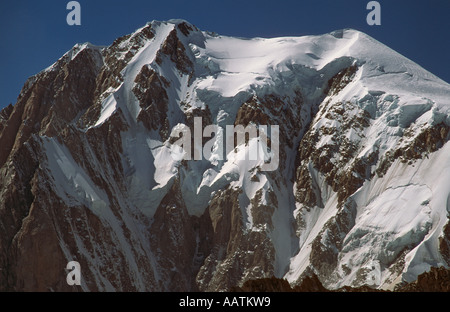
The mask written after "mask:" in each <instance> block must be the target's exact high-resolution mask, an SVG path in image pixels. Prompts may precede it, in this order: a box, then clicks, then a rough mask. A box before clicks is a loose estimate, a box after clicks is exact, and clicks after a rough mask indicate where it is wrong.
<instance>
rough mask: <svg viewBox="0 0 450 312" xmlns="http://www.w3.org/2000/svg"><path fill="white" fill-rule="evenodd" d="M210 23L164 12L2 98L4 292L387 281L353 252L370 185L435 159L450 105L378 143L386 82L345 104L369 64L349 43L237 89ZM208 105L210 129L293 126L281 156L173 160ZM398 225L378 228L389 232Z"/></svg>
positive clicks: (396, 272) (393, 263)
mask: <svg viewBox="0 0 450 312" xmlns="http://www.w3.org/2000/svg"><path fill="white" fill-rule="evenodd" d="M207 36H210V37H208V38H209V39H212V38H216V39H217V38H218V37H217V36H213V35H208V34H207V33H203V32H200V31H199V30H198V29H197V28H196V27H195V26H193V25H190V24H189V23H187V22H183V21H177V22H173V23H171V22H169V23H162V22H152V23H149V24H148V25H146V26H145V27H143V28H141V29H139V30H137V31H136V32H135V33H133V34H131V35H127V36H123V37H121V38H118V39H117V40H115V41H114V43H113V44H112V45H111V46H109V47H103V48H100V47H95V46H92V45H90V44H85V45H76V46H75V47H74V48H73V49H72V50H71V51H69V52H68V53H66V54H65V55H64V56H63V57H62V58H61V59H59V60H58V61H57V62H56V63H55V64H54V65H53V66H52V67H50V68H48V69H46V70H44V71H42V72H41V73H39V74H37V75H36V76H33V77H31V78H29V79H28V81H27V82H26V83H25V85H24V87H23V89H22V91H21V93H20V95H19V97H18V101H17V103H16V104H15V105H14V106H12V105H10V106H8V107H6V108H5V109H3V110H2V111H1V112H0V291H79V290H83V291H110V290H117V291H143V290H144V291H227V290H230V289H235V290H240V291H253V290H257V291H279V290H281V291H291V290H294V291H308V290H313V291H325V290H326V289H327V288H333V287H332V286H333V285H337V283H338V282H337V281H339V280H340V279H342V278H350V276H353V277H352V280H351V282H350V283H348V284H351V286H354V287H360V286H361V287H363V288H360V289H374V288H376V287H379V286H380V285H381V284H382V282H380V281H379V282H378V284H377V283H375V282H374V283H375V284H369V285H368V286H367V285H366V284H368V282H367V281H368V279H369V277H370V276H371V275H370V274H372V273H373V272H372V271H373V270H372V271H371V269H369V268H368V267H365V266H362V265H361V266H360V267H357V268H355V269H353V268H350V267H348V266H347V262H345V260H346V259H347V258H346V257H347V256H348V255H349V254H350V253H349V251H350V252H352V251H353V250H354V249H352V248H354V247H355V246H356V247H359V245H358V243H359V242H360V241H363V240H364V238H367V237H369V236H370V235H365V236H364V235H360V233H365V232H364V231H363V230H361V231H360V232H358V231H356V233H354V231H355V226H356V225H357V222H358V216H360V215H361V209H364V208H365V206H368V205H370V203H367V204H364V205H365V206H364V205H361V199H360V197H358V192H360V191H361V189H362V188H363V187H364V186H366V185H367V184H368V182H370V181H372V180H373V179H378V178H379V179H382V178H383V177H385V176H386V175H389V172H390V171H389V170H392V168H394V169H395V168H396V166H399V164H398V163H399V162H400V163H402V164H403V165H405V166H407V165H411V166H412V165H414V164H419V163H420V161H422V160H424V159H426V158H427V157H433V156H434V155H436V152H439V151H440V150H441V149H442V148H443V147H444V146H445V144H446V143H447V142H448V139H449V126H448V125H447V123H446V121H445V119H444V118H443V117H442V116H440V115H439V114H438V113H435V115H433V116H438V117H439V116H440V117H439V118H441V117H442V118H441V119H440V121H439V122H429V123H424V124H423V126H421V127H420V129H419V128H418V126H417V124H416V123H415V122H414V120H413V121H411V120H409V119H411V118H410V117H408V116H407V118H406V117H402V118H403V119H401V120H400V121H398V122H397V121H396V120H394V121H395V122H397V123H401V124H403V125H404V127H403V128H402V129H400V130H399V131H400V132H401V133H399V134H395V136H393V137H395V140H397V139H398V138H400V139H398V142H397V144H393V147H392V148H391V149H389V150H388V151H387V152H386V153H384V152H381V150H382V146H383V142H381V143H380V142H379V141H377V143H376V144H375V145H374V146H373V149H371V150H370V151H369V152H364V151H365V149H367V144H368V143H367V142H368V140H369V139H370V138H369V136H370V135H371V134H373V133H374V131H372V129H373V127H374V124H376V123H377V122H379V118H380V116H377V114H376V112H374V107H375V108H376V107H377V105H378V106H382V104H383V103H384V102H383V101H382V99H381V97H382V96H384V95H383V92H381V93H380V92H378V91H377V92H375V93H373V94H369V95H366V96H365V98H363V99H360V98H357V99H354V100H347V99H344V100H336V99H337V98H339V99H341V98H344V97H343V94H345V92H348V89H349V88H350V87H351V86H352V84H353V83H355V81H356V80H357V77H358V73H360V71H362V66H363V63H364V62H362V61H361V62H359V61H358V62H356V61H354V59H352V58H350V57H348V58H344V60H342V59H339V60H335V61H333V62H332V63H331V65H330V66H329V67H327V68H331V69H330V70H323V69H321V70H320V71H319V70H317V71H316V70H315V69H311V68H308V67H305V68H303V67H302V66H299V67H296V66H294V65H295V64H294V65H293V64H288V65H289V66H287V67H288V68H289V70H288V71H287V72H279V73H278V72H275V73H273V77H271V79H272V80H270V81H268V82H267V83H266V84H261V85H259V86H257V87H255V86H252V87H249V89H248V90H244V91H239V92H238V93H237V94H236V95H235V96H232V97H228V96H224V95H221V94H220V93H219V92H218V91H217V90H216V89H214V88H213V87H211V90H209V89H207V88H205V87H204V84H205V81H206V82H207V81H209V80H208V79H210V80H214V79H217V77H218V75H220V74H221V73H223V72H225V69H223V68H220V66H223V65H219V63H220V62H224V61H223V60H227V62H232V57H231V56H230V55H226V53H222V51H219V52H221V53H222V54H221V53H216V54H211V55H206V56H205V55H203V54H202V53H203V52H202V51H201V49H204V48H205V46H206V43H207V39H206V37H207ZM340 37H342V38H335V40H341V39H342V40H344V39H343V38H344V37H345V36H344V33H343V34H342V36H340ZM216 52H217V51H216ZM144 56H145V57H144ZM314 60H316V61H317V60H320V58H319V57H318V56H314ZM136 64H138V65H139V66H137V65H136ZM284 65H285V64H284ZM327 66H328V65H327ZM274 68H275V67H274ZM125 73H128V74H127V75H125ZM234 74H236V73H234V72H232V73H227V75H234ZM252 74H254V73H252ZM305 77H306V78H305ZM263 79H268V78H267V77H258V79H257V80H256V81H262V80H263ZM308 84H311V85H308ZM346 90H347V91H346ZM200 99H201V100H200ZM377 101H378V102H377ZM389 101H392V99H391V100H389ZM382 102H383V103H382ZM367 103H369V104H367ZM363 104H364V105H366V104H367V105H366V106H364V105H363ZM427 105H428V104H427ZM425 106H426V105H425ZM426 107H427V109H428V110H430V109H431V108H429V107H428V106H426ZM430 107H431V106H430ZM108 114H109V115H108ZM106 115H108V116H107V118H104V119H101V118H103V116H106ZM195 117H202V121H203V124H202V128H201V129H200V130H201V132H202V133H203V131H204V129H205V127H206V126H207V125H209V124H214V123H217V124H224V123H225V122H228V123H229V124H230V125H235V126H236V125H243V126H244V127H245V126H247V125H249V124H254V125H279V129H280V134H279V146H280V147H281V148H280V151H279V159H280V164H279V167H278V169H277V170H276V171H271V172H264V171H261V164H260V163H256V164H254V165H249V164H247V163H245V164H243V163H239V162H238V161H239V160H236V162H227V161H226V160H222V159H220V160H216V161H215V162H213V161H209V160H204V159H203V160H199V161H194V160H182V161H179V162H176V161H174V160H173V159H172V158H171V156H170V153H169V151H170V147H171V146H172V144H173V143H174V141H175V139H176V138H173V137H171V136H170V135H171V130H172V129H173V128H174V127H176V126H177V125H179V124H184V125H185V126H187V128H189V129H190V131H191V133H194V132H195V131H197V130H198V129H197V130H196V129H195V125H194V118H195ZM388 117H389V116H388ZM444 117H445V116H444ZM399 118H400V117H399ZM417 118H418V117H417ZM436 118H437V117H436ZM100 121H101V122H100ZM391 121H392V120H391ZM433 121H434V120H433ZM216 135H217V134H216ZM355 138H357V140H355ZM209 139H210V138H209V137H203V138H202V140H201V142H200V143H201V145H202V147H203V146H205V144H206V143H207V141H208V140H209ZM389 139H391V137H389ZM244 141H245V142H244V144H242V145H240V146H238V147H237V148H236V149H235V150H234V151H233V152H232V153H234V154H236V153H237V152H238V151H239V150H240V149H245V148H248V146H249V144H250V143H251V142H249V140H244ZM369 142H370V141H369ZM193 145H194V139H192V146H193ZM268 145H269V146H271V140H270V138H269V144H268ZM234 154H232V155H234ZM246 166H248V167H246ZM419 167H420V166H419ZM367 193H370V192H369V191H368V192H367ZM429 203H430V199H428V201H427V200H424V201H423V203H422V204H421V205H422V206H423V207H424V209H426V208H427V207H428V206H430V205H429ZM431 203H433V202H432V199H431ZM330 207H331V208H330ZM444 208H445V207H444ZM327 209H328V210H327ZM324 210H327V214H325V215H326V216H328V217H327V218H326V219H325V220H322V219H321V216H323V215H322V212H323V211H324ZM447 210H448V203H447ZM427 213H428V212H427ZM323 218H325V217H323ZM319 221H320V222H322V223H323V224H322V225H321V226H320V228H314V226H315V224H316V222H318V223H317V224H319ZM356 227H357V226H356ZM430 228H431V223H427V224H421V227H418V229H417V231H416V230H414V231H410V232H408V233H409V234H408V235H410V236H411V237H412V238H411V241H410V242H403V241H402V240H401V238H400V239H398V240H399V241H400V243H399V246H400V247H398V246H394V247H392V246H391V245H387V246H388V247H389V246H390V247H392V250H391V249H388V248H387V249H386V250H388V251H387V252H386V255H380V256H379V257H378V258H377V259H376V260H377V261H378V260H380V259H381V260H383V261H384V260H385V261H384V262H383V261H381V260H380V261H381V263H382V265H384V266H385V268H383V269H385V270H390V271H392V272H393V273H392V278H391V279H392V283H393V284H396V283H397V284H399V283H400V284H401V272H402V271H403V269H404V268H405V257H406V255H407V254H408V252H411V251H412V250H413V249H414V248H415V247H417V246H418V245H419V244H420V243H421V242H422V240H423V239H424V237H425V235H426V234H427V233H428V232H429V231H430ZM449 233H450V231H449V226H448V222H447V224H446V225H444V226H443V228H442V235H440V236H439V237H438V240H439V244H438V245H439V250H438V253H439V255H440V257H441V258H442V260H443V261H445V262H446V264H447V265H450V260H449V249H450V247H449V246H450V243H449V242H450V236H449ZM366 234H367V233H366ZM391 234H392V233H387V234H386V236H385V237H384V236H383V237H382V236H380V240H376V239H374V240H375V241H376V242H379V243H380V244H383V243H386V244H387V242H388V241H390V237H391V236H389V235H391ZM394 234H395V233H394ZM394 234H392V235H394ZM358 235H360V236H358ZM353 237H356V239H355V241H352V240H351V239H352V238H353ZM305 250H306V251H305ZM303 252H305V255H306V256H305V259H306V260H307V264H306V265H304V266H303V267H302V268H303V271H302V272H301V273H299V274H298V276H295V278H291V280H290V282H291V285H290V284H289V283H288V282H287V281H286V280H283V279H280V278H282V277H284V276H285V275H286V276H288V277H289V273H290V272H291V271H295V269H296V267H295V265H294V264H292V263H293V262H291V261H292V258H293V257H295V256H298V255H300V254H303ZM348 257H349V256H348ZM386 259H387V260H386ZM351 260H352V261H353V260H354V259H353V258H352V259H351ZM69 261H78V262H79V263H80V266H81V269H82V285H81V286H75V287H74V286H68V285H67V283H66V275H67V273H68V271H67V270H66V265H67V263H68V262H69ZM380 261H379V262H380ZM377 263H378V262H377ZM436 272H437V273H436ZM274 276H275V277H276V278H274ZM445 276H446V275H445V272H444V271H443V269H439V270H437V271H436V270H434V269H432V271H431V273H430V274H429V275H427V277H423V278H422V279H420V278H419V280H418V282H417V283H416V284H414V285H413V284H410V285H409V286H405V287H410V288H408V289H414V290H419V291H421V290H429V289H435V288H433V287H435V286H436V285H437V286H436V287H438V288H439V289H444V288H445V285H444V284H442V283H441V281H442V280H443V279H445ZM396 279H397V280H396ZM394 280H395V281H394ZM323 285H325V286H326V287H327V288H325V287H324V286H323ZM369 286H370V287H373V288H370V287H369ZM364 287H366V288H364ZM411 287H412V288H411ZM405 289H406V288H405Z"/></svg>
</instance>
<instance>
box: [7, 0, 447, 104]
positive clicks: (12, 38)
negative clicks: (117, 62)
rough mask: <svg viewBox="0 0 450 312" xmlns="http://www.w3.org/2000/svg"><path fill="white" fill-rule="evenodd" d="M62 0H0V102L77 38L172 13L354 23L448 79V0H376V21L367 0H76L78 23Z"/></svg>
mask: <svg viewBox="0 0 450 312" xmlns="http://www.w3.org/2000/svg"><path fill="white" fill-rule="evenodd" d="M68 2H69V1H68V0H43V1H24V0H15V1H1V2H0V68H1V72H0V108H1V107H4V106H6V105H7V104H9V103H13V104H14V103H15V101H16V98H17V96H18V94H19V92H20V90H21V88H22V86H23V84H24V82H25V81H26V79H27V78H28V77H29V76H31V75H34V74H36V73H38V72H39V71H41V70H42V69H44V68H46V67H47V66H49V65H51V64H52V63H53V62H55V61H56V60H57V59H58V58H59V57H61V56H62V55H63V54H64V53H65V52H66V51H67V50H69V49H70V48H71V47H72V46H73V45H75V44H76V43H83V42H87V41H89V42H91V43H93V44H97V45H110V44H111V43H112V42H113V41H114V39H116V38H117V37H119V36H122V35H125V34H128V33H131V32H133V31H134V30H135V29H137V28H139V27H141V26H143V25H144V24H145V23H146V22H147V21H151V20H168V19H171V18H183V19H186V20H188V21H189V22H191V23H193V24H195V25H196V26H197V27H199V28H200V29H202V30H209V31H214V32H217V33H219V34H223V35H232V36H240V37H274V36H301V35H316V34H323V33H327V32H330V31H332V30H336V29H341V28H354V29H358V30H361V31H363V32H365V33H367V34H369V35H371V36H372V37H374V38H375V39H377V40H379V41H381V42H383V43H384V44H386V45H388V46H390V47H391V48H393V49H394V50H396V51H398V52H400V53H401V54H403V55H405V56H406V57H408V58H410V59H411V60H413V61H415V62H416V63H418V64H420V65H421V66H423V67H424V68H425V69H427V70H429V71H430V72H432V73H434V74H435V75H437V76H438V77H440V78H441V79H443V80H445V81H447V82H450V33H449V31H450V0H427V1H425V0H423V1H416V0H384V1H383V0H379V3H380V4H381V26H369V25H367V23H366V16H367V14H368V13H369V11H368V10H367V9H366V5H367V3H368V2H369V0H276V1H265V0H257V1H256V0H240V1H236V0H220V1H217V0H179V1H174V0H145V1H144V0H142V1H141V0H126V1H118V0H108V1H100V0H89V1H88V0H79V3H80V4H81V24H82V25H81V26H68V25H67V23H66V16H67V14H68V13H69V11H67V10H66V5H67V3H68Z"/></svg>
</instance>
